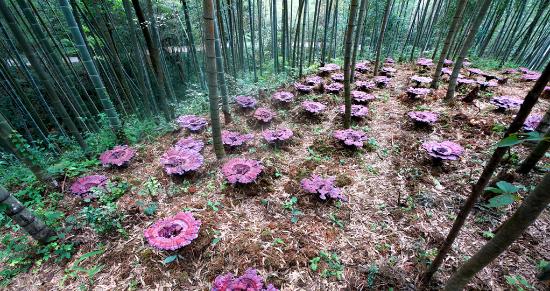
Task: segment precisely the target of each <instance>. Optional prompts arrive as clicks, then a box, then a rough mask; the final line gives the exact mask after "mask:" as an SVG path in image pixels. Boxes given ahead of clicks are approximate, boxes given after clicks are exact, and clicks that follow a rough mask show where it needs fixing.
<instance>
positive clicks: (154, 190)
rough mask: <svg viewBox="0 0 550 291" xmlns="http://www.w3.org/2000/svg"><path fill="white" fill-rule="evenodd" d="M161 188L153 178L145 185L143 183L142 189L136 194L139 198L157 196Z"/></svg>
mask: <svg viewBox="0 0 550 291" xmlns="http://www.w3.org/2000/svg"><path fill="white" fill-rule="evenodd" d="M160 188H161V185H160V182H159V181H158V180H157V178H155V177H149V179H147V181H145V183H143V188H142V189H141V190H140V191H139V192H138V194H139V195H141V196H157V195H158V192H159V190H160Z"/></svg>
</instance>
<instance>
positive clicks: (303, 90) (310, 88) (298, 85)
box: [294, 83, 313, 94]
mask: <svg viewBox="0 0 550 291" xmlns="http://www.w3.org/2000/svg"><path fill="white" fill-rule="evenodd" d="M294 88H295V89H296V91H298V92H300V93H306V94H307V93H311V91H313V86H309V85H306V84H302V83H294Z"/></svg>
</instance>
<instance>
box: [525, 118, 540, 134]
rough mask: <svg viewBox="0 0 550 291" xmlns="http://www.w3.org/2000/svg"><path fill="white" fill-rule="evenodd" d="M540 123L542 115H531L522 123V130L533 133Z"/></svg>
mask: <svg viewBox="0 0 550 291" xmlns="http://www.w3.org/2000/svg"><path fill="white" fill-rule="evenodd" d="M541 121H542V115H538V114H533V115H529V116H528V117H527V119H525V122H524V123H523V130H525V131H534V130H535V129H537V127H538V126H539V124H540V122H541Z"/></svg>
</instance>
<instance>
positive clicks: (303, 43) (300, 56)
mask: <svg viewBox="0 0 550 291" xmlns="http://www.w3.org/2000/svg"><path fill="white" fill-rule="evenodd" d="M306 21H307V0H304V17H303V19H302V38H301V44H300V55H299V58H300V60H299V61H300V65H299V67H300V69H299V71H298V72H299V73H298V76H300V77H301V76H302V75H303V66H304V50H305V48H304V45H305V40H306ZM310 45H311V43H310Z"/></svg>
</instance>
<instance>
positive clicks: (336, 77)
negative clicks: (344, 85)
mask: <svg viewBox="0 0 550 291" xmlns="http://www.w3.org/2000/svg"><path fill="white" fill-rule="evenodd" d="M330 78H331V79H332V81H334V82H344V74H343V73H335V74H332V75H331V76H330Z"/></svg>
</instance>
